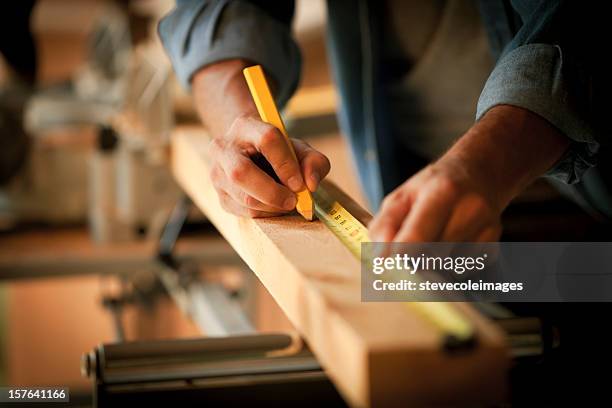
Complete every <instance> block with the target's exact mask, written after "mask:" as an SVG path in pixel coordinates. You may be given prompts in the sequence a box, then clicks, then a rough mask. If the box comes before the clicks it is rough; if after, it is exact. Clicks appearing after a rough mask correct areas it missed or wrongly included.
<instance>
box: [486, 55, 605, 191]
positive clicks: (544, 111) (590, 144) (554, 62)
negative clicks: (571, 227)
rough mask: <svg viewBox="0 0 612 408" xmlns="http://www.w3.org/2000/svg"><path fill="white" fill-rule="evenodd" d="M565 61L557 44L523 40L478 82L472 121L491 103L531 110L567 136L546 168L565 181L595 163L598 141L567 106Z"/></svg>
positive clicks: (576, 177)
mask: <svg viewBox="0 0 612 408" xmlns="http://www.w3.org/2000/svg"><path fill="white" fill-rule="evenodd" d="M564 64H565V65H567V62H566V61H564V60H563V54H562V52H561V48H560V47H558V46H556V45H549V44H528V45H523V46H520V47H518V48H516V49H514V50H512V51H511V52H509V53H507V54H506V55H505V56H504V57H502V59H501V60H500V61H499V62H498V63H497V65H496V66H495V69H494V70H493V72H492V73H491V75H490V76H489V79H488V80H487V83H486V84H485V86H484V89H483V91H482V93H481V94H480V99H479V100H478V108H477V111H476V120H480V118H482V117H483V116H484V114H485V113H487V111H489V109H491V108H493V107H495V106H497V105H513V106H518V107H521V108H524V109H527V110H529V111H531V112H534V113H536V114H538V115H540V116H542V117H543V118H544V119H546V120H547V121H548V122H550V123H551V124H552V125H553V126H555V127H556V128H557V129H559V130H560V131H561V132H562V133H563V134H564V135H565V136H567V137H568V138H570V139H571V140H572V143H571V145H570V148H569V149H568V151H567V152H566V154H565V155H564V156H563V157H562V158H561V159H560V160H559V161H558V162H557V164H556V165H555V166H553V168H551V169H550V170H549V171H548V172H547V174H546V175H547V176H551V177H555V178H557V179H560V180H561V181H563V182H565V183H568V184H571V183H576V182H578V181H579V180H580V178H581V176H582V175H583V174H584V172H585V171H586V170H588V169H589V168H590V167H592V166H594V165H595V164H596V156H597V152H598V150H599V143H598V142H597V140H596V138H595V136H594V135H595V132H594V130H593V128H592V126H591V125H589V123H588V122H587V121H585V120H584V118H583V117H582V116H581V115H580V113H579V112H577V111H576V110H575V109H573V106H576V105H577V104H576V103H575V102H576V101H574V100H573V99H575V98H574V96H573V95H572V94H571V93H570V91H569V89H570V88H569V86H568V85H569V84H570V83H572V81H570V80H568V78H566V75H567V74H566V71H567V69H566V67H565V66H564Z"/></svg>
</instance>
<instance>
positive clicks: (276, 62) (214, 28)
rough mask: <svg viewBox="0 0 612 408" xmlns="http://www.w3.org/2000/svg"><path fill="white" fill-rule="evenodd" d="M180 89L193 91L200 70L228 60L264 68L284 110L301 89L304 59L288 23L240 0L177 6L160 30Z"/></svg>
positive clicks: (183, 3)
mask: <svg viewBox="0 0 612 408" xmlns="http://www.w3.org/2000/svg"><path fill="white" fill-rule="evenodd" d="M158 31H159V36H160V38H161V40H162V43H163V45H164V48H165V49H166V52H167V53H168V55H169V57H170V60H171V61H172V65H173V67H174V70H175V72H176V75H177V77H178V79H179V81H180V82H181V84H182V85H183V86H184V87H186V88H187V89H190V87H191V79H192V77H193V75H194V74H195V73H196V72H197V71H198V70H199V69H201V68H203V67H205V66H207V65H210V64H214V63H216V62H219V61H223V60H228V59H236V58H240V59H245V60H248V61H251V62H253V63H254V64H260V65H262V66H263V67H264V70H265V71H266V72H267V73H268V74H269V75H270V76H271V77H272V79H273V81H274V82H275V84H276V91H277V92H276V99H277V102H278V103H279V104H280V105H281V106H282V105H284V104H285V103H286V102H287V100H288V99H289V98H290V97H291V95H292V94H293V92H294V91H295V89H296V88H297V85H298V82H299V76H300V66H301V57H300V52H299V48H298V46H297V44H296V43H295V41H294V40H293V38H292V37H291V29H290V26H289V24H284V23H283V22H282V21H279V20H278V19H276V18H274V17H272V16H271V15H269V14H268V13H266V12H265V11H264V10H262V9H260V8H259V7H258V6H256V5H254V4H251V3H249V2H248V1H241V0H210V1H197V0H194V1H179V2H177V5H176V7H175V9H174V10H173V11H172V12H171V13H170V14H168V15H167V16H165V17H164V18H163V19H162V20H161V22H160V23H159V26H158Z"/></svg>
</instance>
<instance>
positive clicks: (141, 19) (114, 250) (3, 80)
mask: <svg viewBox="0 0 612 408" xmlns="http://www.w3.org/2000/svg"><path fill="white" fill-rule="evenodd" d="M305 3H308V5H307V6H305V5H306V4H305ZM172 5H173V1H157V0H141V1H122V2H105V1H93V0H85V1H83V0H41V1H38V2H36V4H35V6H34V9H33V12H32V16H31V30H32V33H33V36H34V40H35V44H36V51H37V57H38V72H37V80H36V86H35V87H34V88H32V89H30V88H29V87H28V86H27V85H26V84H23V83H21V82H19V81H18V80H17V78H16V75H15V74H14V73H13V72H11V69H10V67H8V66H7V65H6V63H5V62H4V61H3V60H2V58H1V57H0V97H2V109H3V110H5V112H14V111H15V109H9V107H8V106H7V105H10V106H11V107H12V106H14V105H16V104H17V105H19V107H20V108H21V109H18V111H20V112H19V113H21V115H17V114H15V115H14V116H15V117H16V120H15V123H19V122H21V123H22V125H21V126H19V127H18V129H14V128H9V127H8V125H7V122H0V125H1V126H2V128H1V129H0V132H3V133H5V132H7V133H9V132H10V133H11V134H14V132H16V131H18V132H19V133H20V134H23V136H24V137H25V138H27V141H28V142H27V143H28V148H27V154H26V157H25V158H24V160H23V162H22V163H20V165H19V169H18V170H17V171H16V172H15V173H14V174H13V175H12V176H11V178H10V179H9V180H8V181H7V182H6V183H4V184H3V185H1V186H0V279H1V281H0V346H1V347H0V384H2V385H23V386H27V385H30V386H40V385H64V386H68V387H70V388H71V394H72V396H73V397H74V395H76V394H75V393H78V392H82V393H83V394H87V393H88V392H90V387H91V386H90V380H88V379H87V378H85V377H83V376H82V375H81V372H80V360H81V355H82V354H84V353H86V352H87V351H89V350H91V349H92V348H93V347H95V346H97V345H98V344H100V343H108V342H113V341H115V340H116V339H118V336H121V338H122V339H123V340H145V339H168V338H187V337H195V336H201V335H203V334H204V335H206V333H202V330H200V328H199V327H198V325H197V324H195V323H194V322H193V321H191V320H190V319H189V318H187V317H186V316H185V313H183V312H182V311H181V310H180V309H179V308H178V307H177V306H176V302H174V301H173V300H171V299H170V298H169V297H168V296H167V295H166V294H165V293H164V291H163V290H162V289H160V288H158V287H157V286H156V285H157V283H156V282H155V279H154V276H155V268H156V265H155V255H156V248H157V240H158V236H159V234H160V230H161V228H162V226H163V224H164V223H165V221H166V219H167V217H168V216H169V213H170V211H171V209H172V207H173V206H174V204H175V203H176V202H177V201H178V200H179V199H180V197H181V194H180V191H179V189H178V186H177V185H176V184H175V183H174V181H173V180H172V178H171V175H170V172H169V170H168V167H167V154H166V149H167V142H168V137H169V132H170V130H171V129H172V127H173V126H174V124H175V123H189V122H193V123H197V117H196V114H195V111H194V110H193V107H192V104H191V100H190V97H189V95H187V94H186V93H185V92H184V91H183V90H182V89H180V86H179V84H178V83H177V81H176V80H175V78H174V77H173V74H172V70H171V67H170V65H169V61H168V60H167V58H166V56H165V54H164V53H163V51H162V49H161V44H160V43H159V40H158V38H157V35H156V26H157V21H158V20H159V18H160V16H163V15H164V14H165V13H166V12H167V11H168V10H169V9H170V8H171V7H172ZM295 31H296V35H297V38H298V41H299V42H300V44H301V45H302V47H303V48H302V49H303V52H304V61H305V66H304V75H303V78H302V86H301V90H300V92H299V93H298V95H296V97H295V98H294V100H293V101H292V103H291V105H290V106H289V107H288V109H287V111H286V114H287V120H288V122H289V123H292V127H293V129H294V132H293V133H292V134H293V135H294V136H298V135H299V136H305V137H307V138H309V139H312V140H311V141H312V142H313V144H314V145H316V146H318V147H319V148H320V149H322V150H323V151H325V152H326V153H327V154H328V155H330V157H332V161H333V163H334V168H333V170H332V174H331V175H330V177H331V178H332V179H336V180H343V184H344V186H345V189H346V190H347V191H349V192H350V193H351V194H352V196H353V197H355V198H356V199H357V200H360V201H361V202H363V196H362V195H361V192H360V191H359V188H358V185H357V181H356V179H355V178H354V177H352V169H351V165H350V162H349V157H348V150H347V149H346V146H345V144H344V141H343V140H342V139H341V138H340V136H339V134H338V131H337V125H336V120H335V100H336V98H335V92H334V90H333V87H332V85H331V80H330V76H329V72H328V67H327V63H326V54H325V52H326V51H325V46H324V31H325V6H324V2H323V1H300V2H298V8H297V14H296V24H295ZM15 101H17V102H15ZM2 140H3V143H5V140H7V139H5V138H2ZM3 148H4V147H3ZM190 220H191V222H190V227H188V228H187V232H186V233H185V234H184V237H181V238H180V239H179V241H178V245H177V248H176V251H177V255H178V256H179V257H181V259H184V260H187V261H190V262H191V263H192V264H193V265H195V266H194V267H193V268H194V269H196V270H197V275H198V277H199V276H202V277H203V279H205V280H206V281H207V282H213V283H221V284H222V286H223V287H224V288H227V290H228V291H229V292H230V293H231V294H232V295H233V297H232V298H231V299H232V300H234V299H238V302H239V303H240V304H241V305H242V306H243V309H244V310H245V313H246V314H247V315H248V316H249V318H250V319H251V320H252V323H253V325H254V326H255V327H256V328H257V330H259V331H263V332H266V331H278V330H281V331H282V330H286V329H290V327H291V326H290V323H289V322H288V321H287V320H286V318H285V317H284V315H283V314H282V312H281V311H280V310H279V309H278V307H277V306H276V304H275V303H274V301H273V300H272V298H271V297H270V296H269V295H268V294H267V292H266V291H265V289H264V288H263V287H262V286H261V285H260V284H259V283H258V280H257V279H256V278H254V277H253V276H252V275H251V273H250V272H249V271H248V270H247V269H246V267H245V266H244V265H243V264H242V262H241V261H240V259H239V258H238V257H237V255H236V254H235V253H234V252H233V250H232V249H231V248H230V247H229V245H228V244H227V243H225V242H224V240H223V239H222V238H221V237H220V236H219V235H218V234H217V233H216V232H215V231H214V229H213V228H212V227H211V226H210V225H208V224H207V222H206V220H205V219H204V218H203V216H202V215H201V214H200V213H198V212H197V211H196V210H195V209H194V210H193V214H191V216H190ZM118 320H119V321H120V326H121V329H119V330H118Z"/></svg>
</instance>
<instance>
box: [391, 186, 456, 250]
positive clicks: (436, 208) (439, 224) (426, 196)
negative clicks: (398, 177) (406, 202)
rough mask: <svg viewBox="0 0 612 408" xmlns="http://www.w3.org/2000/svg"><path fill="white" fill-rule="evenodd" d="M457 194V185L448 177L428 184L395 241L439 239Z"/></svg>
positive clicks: (418, 196)
mask: <svg viewBox="0 0 612 408" xmlns="http://www.w3.org/2000/svg"><path fill="white" fill-rule="evenodd" d="M456 195H457V193H456V188H455V186H454V185H453V184H452V183H451V182H450V181H448V180H446V179H436V180H435V181H433V182H431V183H429V184H426V186H425V187H424V189H423V190H422V191H419V194H418V195H417V197H416V199H415V201H414V204H413V205H412V208H411V210H410V213H409V214H408V216H407V217H406V218H405V220H404V222H403V223H402V226H401V227H400V229H399V231H398V233H397V234H396V236H395V237H394V238H393V241H395V242H433V241H438V240H439V238H440V236H441V234H442V231H443V230H444V227H445V226H446V223H447V221H448V219H449V217H450V215H451V212H452V210H453V208H454V206H455V201H456Z"/></svg>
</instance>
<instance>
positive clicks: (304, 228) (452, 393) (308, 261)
mask: <svg viewBox="0 0 612 408" xmlns="http://www.w3.org/2000/svg"><path fill="white" fill-rule="evenodd" d="M207 146H208V140H207V138H206V136H205V134H204V132H203V131H202V130H201V128H197V127H194V128H179V129H178V130H177V131H176V132H175V134H174V135H173V140H172V168H173V172H174V175H175V177H176V178H177V180H178V182H179V184H180V185H181V186H182V187H183V188H184V189H185V191H186V192H187V193H188V194H189V195H190V196H191V198H192V199H193V200H194V202H195V203H196V205H197V206H198V207H199V208H200V209H201V210H202V211H203V212H204V213H205V214H206V216H207V217H208V218H209V219H210V220H211V222H213V223H214V224H215V226H216V227H217V229H219V231H220V232H221V234H222V235H223V236H224V237H225V238H226V239H227V240H228V242H229V243H230V244H231V245H232V246H233V247H234V249H235V250H236V251H237V252H238V254H239V255H240V256H241V257H242V258H243V260H244V261H245V262H246V263H247V264H248V265H249V267H250V268H251V269H252V270H253V271H254V272H255V274H256V275H257V276H258V277H259V279H260V280H261V282H262V283H263V284H264V286H265V287H266V288H267V289H268V290H269V292H270V293H271V294H272V296H273V297H274V298H275V300H276V301H277V302H278V304H279V305H280V307H281V308H282V309H283V311H284V312H285V313H286V315H287V317H288V318H289V320H290V321H291V322H292V323H293V325H295V327H296V328H297V330H299V331H300V333H301V334H302V335H303V337H304V338H305V340H306V341H307V342H308V343H309V345H310V347H311V348H312V349H313V351H314V353H315V354H316V356H317V357H318V359H319V360H320V362H321V364H322V365H323V366H324V367H325V369H326V372H327V373H328V375H329V376H330V378H331V379H332V381H333V382H334V383H335V384H336V386H337V387H338V389H339V390H340V391H341V393H342V394H343V395H344V397H345V398H346V400H347V401H348V402H349V403H350V404H351V405H353V406H376V407H379V406H406V405H408V404H426V405H431V404H436V403H437V404H439V403H445V404H453V405H455V404H457V403H461V402H463V403H465V402H480V403H482V402H491V401H497V400H499V399H501V398H503V397H504V393H505V380H506V370H507V366H508V359H507V352H506V346H505V342H504V338H503V336H502V334H501V332H500V331H499V330H498V329H497V328H496V327H494V326H493V325H492V324H490V323H489V322H488V321H485V320H484V319H483V318H481V317H479V316H478V315H477V314H476V313H475V312H474V311H473V310H472V309H471V308H470V307H469V306H467V305H460V307H461V308H462V309H463V310H464V312H465V313H466V314H467V315H468V316H469V318H470V319H471V320H472V321H473V322H474V324H475V326H476V327H477V332H478V342H479V346H478V347H477V348H476V349H475V350H472V351H470V352H466V353H463V354H459V355H457V354H455V355H448V354H445V353H443V352H441V351H440V349H439V347H438V346H439V333H437V332H436V330H435V329H433V328H432V327H431V326H430V325H429V324H428V323H427V322H425V321H423V320H421V318H420V317H419V316H415V315H414V314H411V313H410V312H409V311H408V310H407V309H406V308H405V307H404V306H403V305H401V304H398V303H362V302H361V301H360V265H359V263H358V262H357V260H356V259H354V257H353V256H352V255H351V254H350V252H349V251H348V250H347V249H346V248H344V247H343V246H342V244H341V243H340V242H339V241H338V240H337V239H336V237H335V236H334V235H332V233H331V232H330V231H328V230H327V229H326V228H325V227H324V226H323V224H322V223H320V222H310V223H309V222H306V221H304V220H303V219H302V218H301V217H300V216H299V215H290V216H285V217H278V218H268V219H256V220H253V219H246V218H239V217H235V216H233V215H230V214H228V213H226V212H225V211H224V210H223V209H222V208H221V206H220V204H219V202H218V199H217V195H216V193H215V191H214V189H213V187H212V185H211V184H210V182H209V178H208V172H209V169H208V165H207V156H206V149H207ZM337 198H338V199H339V200H340V201H341V202H342V201H344V202H343V204H345V205H348V203H347V202H346V201H345V200H346V199H347V197H337ZM353 205H354V204H351V206H353Z"/></svg>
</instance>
